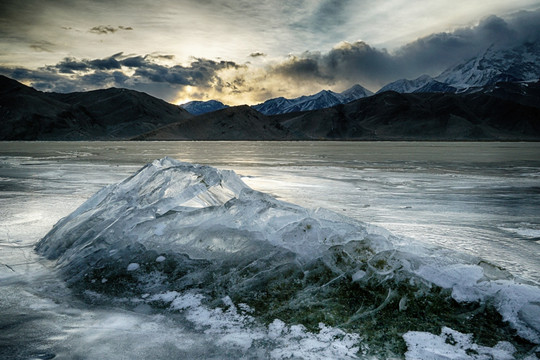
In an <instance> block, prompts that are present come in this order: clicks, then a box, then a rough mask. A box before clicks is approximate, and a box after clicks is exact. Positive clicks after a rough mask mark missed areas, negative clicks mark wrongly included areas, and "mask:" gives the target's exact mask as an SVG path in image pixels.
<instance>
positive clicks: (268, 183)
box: [0, 142, 540, 359]
mask: <svg viewBox="0 0 540 360" xmlns="http://www.w3.org/2000/svg"><path fill="white" fill-rule="evenodd" d="M538 154H540V149H539V146H538V145H536V144H510V143H504V144H495V143H488V144H464V143H459V144H446V143H420V144H418V143H416V144H414V143H249V142H246V143H226V142H218V143H143V144H140V143H33V144H30V143H3V144H0V156H1V158H0V160H1V163H0V164H1V166H0V212H1V217H0V250H1V251H0V264H1V265H0V286H1V288H2V289H1V291H0V298H1V301H0V313H1V315H2V316H1V317H0V318H1V319H2V320H0V321H2V332H1V333H0V349H1V350H0V351H1V355H2V356H3V357H6V358H8V359H9V358H21V359H23V358H40V359H49V358H52V356H53V355H54V356H55V358H72V357H77V356H79V357H82V358H126V357H128V358H150V357H152V358H170V357H177V358H181V357H182V358H186V357H187V358H201V357H204V358H216V359H217V358H242V357H243V358H290V357H291V356H293V357H297V358H314V359H319V358H320V359H323V358H354V357H355V356H360V357H361V356H362V354H364V353H366V352H368V351H369V350H370V349H367V348H366V345H365V344H366V343H367V342H366V341H364V340H365V337H364V335H363V334H356V333H347V332H343V330H341V329H339V328H335V327H331V326H328V325H325V324H321V325H320V327H319V329H318V330H312V331H308V330H307V329H306V328H305V327H303V326H301V325H295V324H287V323H284V322H283V321H282V320H280V319H275V320H274V321H272V322H270V323H267V324H266V325H265V324H264V323H260V322H259V321H258V320H257V317H256V315H255V314H253V309H250V307H249V306H247V305H245V304H241V303H234V302H232V301H231V300H230V298H227V297H224V298H223V299H221V301H222V304H221V305H220V306H218V307H214V306H208V305H207V304H206V303H205V302H204V301H203V297H202V296H203V295H201V294H200V293H197V292H187V293H178V292H174V291H163V292H159V293H156V294H142V295H141V297H140V298H138V299H137V301H138V303H136V304H135V305H134V303H133V301H131V303H130V304H131V305H130V307H129V310H128V309H126V308H125V307H120V308H119V307H118V305H110V306H103V305H100V306H97V307H96V306H92V307H91V306H88V304H87V303H84V302H82V301H81V300H80V298H78V297H74V296H73V295H72V293H71V290H70V289H68V288H66V286H65V283H64V281H63V279H62V277H60V276H59V275H58V274H56V273H55V271H54V270H53V268H54V263H53V262H50V261H48V260H44V259H43V258H41V257H39V256H38V255H36V254H35V253H34V251H33V248H34V245H35V244H36V243H37V241H38V240H39V239H41V238H42V237H43V236H44V235H45V234H46V233H47V232H48V231H49V230H50V229H51V227H52V226H53V225H54V223H56V222H57V221H58V220H60V218H62V217H64V216H66V215H68V214H69V213H71V212H72V211H73V210H75V209H76V208H77V207H78V206H79V205H81V204H82V203H83V202H84V201H85V200H86V199H88V198H89V197H90V196H91V195H93V194H94V193H95V192H97V191H98V190H99V189H100V188H102V187H103V186H105V185H108V184H112V183H116V182H119V181H121V180H122V179H124V178H125V177H127V176H128V175H131V174H132V173H134V172H135V171H136V170H137V169H138V168H140V167H141V166H142V165H144V164H145V163H146V162H149V161H151V160H153V159H156V158H160V157H162V156H164V155H169V156H171V157H172V158H177V159H181V160H183V161H190V162H195V163H204V164H210V165H213V166H217V167H219V168H226V169H232V170H234V171H235V172H237V173H238V174H240V175H241V177H242V181H243V182H244V183H246V184H247V185H248V186H250V187H251V188H253V189H256V190H259V191H262V192H265V193H269V194H271V195H273V196H276V197H277V198H279V199H280V200H285V201H288V202H292V203H295V204H298V205H300V206H304V207H307V208H311V209H315V208H317V207H322V208H328V209H330V210H333V211H334V212H336V213H338V214H342V215H346V216H348V217H351V218H353V219H356V220H357V221H363V222H367V223H372V224H376V225H379V226H382V227H383V228H386V229H389V230H391V231H392V232H393V233H394V234H395V235H397V239H401V240H398V241H397V242H398V244H397V246H408V248H409V250H411V249H414V248H415V247H416V248H417V249H418V250H419V251H420V250H421V249H426V247H428V248H429V247H431V246H433V245H436V246H444V247H446V248H449V249H450V250H449V251H450V253H453V252H454V251H457V252H459V253H460V254H462V255H463V256H462V257H463V258H467V257H468V256H473V257H474V258H476V257H479V258H482V259H485V260H486V262H488V263H491V264H493V265H495V266H499V267H503V268H506V269H508V270H509V271H510V272H511V273H512V274H513V275H514V276H517V277H519V278H522V279H524V280H526V281H531V282H536V283H537V284H536V285H519V286H517V287H512V286H513V285H512V286H511V284H510V283H508V281H509V280H508V279H505V277H507V275H506V274H505V273H504V272H503V271H499V270H498V269H497V268H496V267H492V266H488V267H487V268H486V267H485V266H484V267H481V266H476V265H475V264H473V263H466V262H465V261H463V262H458V263H455V264H451V265H452V266H450V268H447V269H446V270H444V271H442V272H441V267H440V266H439V265H440V264H439V263H438V262H437V261H435V260H434V261H433V262H431V263H425V264H423V265H422V266H420V267H418V268H416V271H417V272H418V275H419V276H422V277H423V278H425V279H427V280H429V281H433V282H434V283H436V284H438V285H440V286H443V287H455V289H457V290H456V291H455V297H458V298H459V296H469V297H475V296H483V295H482V294H485V293H486V292H498V293H501V294H502V296H503V297H502V298H501V299H503V300H504V299H506V300H504V301H502V302H501V303H500V304H499V307H500V308H501V309H503V310H504V309H506V310H504V311H507V316H514V317H515V319H518V320H517V321H518V322H524V321H525V322H529V323H530V324H532V325H533V326H537V325H538V324H536V323H535V315H534V314H538V309H537V307H538V305H537V303H535V301H537V302H538V301H540V299H538V300H534V299H530V298H527V297H528V296H533V297H534V296H536V295H534V294H535V293H537V290H534V289H537V286H538V282H539V281H540V278H539V275H538V274H539V273H540V271H539V270H540V260H539V257H538V256H537V255H538V254H539V250H540V244H539V243H538V241H539V239H538V236H537V235H538V231H539V230H540V223H539V219H538V216H537V214H538V213H540V199H539V198H540V194H539V191H538V179H539V178H540V159H538V157H539V155H538ZM163 231H166V228H165V227H159V226H158V227H156V228H155V232H154V233H155V234H156V235H159V234H160V233H162V232H163ZM383 233H384V232H383ZM411 238H412V239H411ZM422 251H423V250H422ZM430 254H431V253H430ZM447 254H448V253H445V251H441V252H440V255H441V256H442V255H447ZM160 256H161V255H160ZM435 259H436V257H435ZM155 261H156V262H158V263H161V262H163V261H165V259H162V258H159V257H156V259H155ZM137 265H138V264H137ZM485 269H490V271H494V273H490V274H485V275H486V276H487V277H492V278H499V280H498V281H489V282H485V281H484V283H483V284H482V285H481V286H477V285H476V283H477V282H480V283H482V281H483V280H482V278H483V275H482V274H480V273H479V271H480V272H482V271H485ZM126 270H129V271H130V272H131V271H133V272H136V271H139V267H137V266H136V265H135V263H129V264H127V267H126ZM362 271H363V270H359V271H358V272H355V273H354V274H352V279H353V280H355V281H357V280H358V279H361V278H362V277H363V276H364V275H365V274H364V273H363V272H362ZM437 271H439V273H438V272H437ZM99 280H100V282H101V281H103V284H105V283H106V282H107V279H99ZM513 281H514V280H512V283H513ZM455 285H457V286H455ZM471 289H474V290H475V291H471ZM516 289H518V290H519V291H521V293H519V291H517V290H516ZM531 294H532V295H531ZM87 295H88V297H90V298H91V297H94V298H96V299H97V300H99V299H100V297H103V294H100V293H99V292H92V291H89V293H88V294H87ZM516 295H519V296H517V297H518V298H520V299H521V300H523V299H525V298H527V302H528V303H530V305H526V306H524V303H519V301H517V300H516ZM505 296H506V297H505ZM508 299H514V300H511V301H510V300H508ZM518 300H519V299H518ZM531 300H532V301H531ZM156 301H159V302H160V303H161V304H162V306H161V307H162V308H163V309H165V310H159V311H158V310H156V309H155V308H154V307H153V304H155V302H156ZM513 301H514V302H513ZM515 301H517V302H518V304H516V302H515ZM98 302H99V301H98ZM402 305H403V307H404V308H406V302H405V301H404V302H403V304H402V303H401V302H400V307H401V306H402ZM536 322H537V320H536ZM535 324H536V325H535ZM521 325H523V324H521ZM450 335H451V336H450ZM534 335H535V334H534V331H533V333H532V335H531V336H533V337H534ZM536 335H537V334H536ZM450 337H451V338H452V341H448V339H449V338H450ZM404 340H405V342H406V344H407V346H408V352H407V355H408V356H409V357H410V358H417V357H422V358H435V359H437V358H443V356H448V354H452V352H453V354H454V355H455V354H458V355H459V356H457V355H455V356H454V357H450V358H488V357H489V356H494V357H495V358H501V359H502V358H512V356H513V355H512V354H513V352H514V349H513V348H512V345H511V344H509V343H505V342H500V343H499V344H497V345H496V346H495V347H486V346H481V345H476V344H474V340H473V339H471V338H470V336H468V335H466V334H460V333H458V332H456V331H455V330H452V329H448V328H443V329H441V332H440V333H434V334H429V333H425V332H412V331H411V332H408V333H407V334H406V335H405V336H404ZM371 350H372V349H371ZM445 354H446V355H445ZM527 356H529V357H530V358H534V354H532V353H531V354H528V355H527Z"/></svg>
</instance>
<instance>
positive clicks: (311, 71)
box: [271, 10, 540, 90]
mask: <svg viewBox="0 0 540 360" xmlns="http://www.w3.org/2000/svg"><path fill="white" fill-rule="evenodd" d="M539 37H540V10H537V11H533V12H520V13H516V14H514V15H513V16H511V17H508V18H507V19H502V18H500V17H497V16H489V17H486V18H485V19H483V20H482V21H481V22H480V23H479V24H478V25H476V26H474V27H468V28H461V29H457V30H455V31H453V32H443V33H437V34H432V35H430V36H426V37H423V38H420V39H418V40H416V41H414V42H411V43H409V44H407V45H405V46H403V47H401V48H399V49H398V50H397V51H396V52H395V53H392V54H390V53H388V52H387V51H386V50H380V49H376V48H373V47H371V46H369V45H368V44H366V43H364V42H361V41H358V42H354V43H342V44H339V45H338V46H336V47H335V48H334V49H332V50H331V51H329V52H328V53H325V54H321V53H318V52H306V53H304V54H302V55H300V56H295V57H290V58H289V59H288V60H287V61H285V62H283V63H281V64H279V65H277V66H274V67H273V68H272V69H271V71H272V72H273V73H275V74H277V75H280V76H285V77H286V78H288V79H290V80H293V81H303V82H305V81H307V80H311V81H316V82H318V83H320V84H328V85H331V84H334V83H335V82H346V83H349V84H353V83H361V84H363V85H365V86H367V87H370V88H372V89H374V90H376V89H377V88H379V87H381V86H383V85H385V84H386V83H388V82H390V81H393V80H396V79H398V78H414V77H417V76H419V75H421V74H426V73H427V74H430V75H438V74H439V73H441V72H442V71H444V70H445V69H447V68H448V67H450V66H453V65H455V64H457V63H459V62H462V61H464V60H468V59H470V58H472V57H474V56H476V55H478V54H480V53H482V52H484V51H485V50H486V49H487V48H489V47H499V48H510V47H513V46H516V45H519V44H521V43H523V42H525V41H539V40H540V39H539Z"/></svg>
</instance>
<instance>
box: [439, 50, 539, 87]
mask: <svg viewBox="0 0 540 360" xmlns="http://www.w3.org/2000/svg"><path fill="white" fill-rule="evenodd" d="M539 78H540V44H539V43H526V44H523V45H520V46H517V47H515V48H513V49H510V50H498V49H496V48H494V47H490V48H489V49H487V50H486V51H485V52H484V53H483V54H481V55H479V56H477V57H475V58H472V59H470V60H468V61H466V62H464V63H461V64H459V65H457V66H455V67H452V68H450V69H448V70H446V71H444V72H443V73H442V74H441V75H439V76H437V77H436V78H435V80H437V81H440V82H442V83H446V84H449V85H451V86H453V87H455V88H457V89H458V90H464V89H467V88H470V87H479V86H485V85H492V84H495V83H497V82H500V81H507V82H508V81H510V82H512V81H528V80H536V79H539Z"/></svg>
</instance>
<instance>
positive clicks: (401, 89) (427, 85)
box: [377, 75, 456, 94]
mask: <svg viewBox="0 0 540 360" xmlns="http://www.w3.org/2000/svg"><path fill="white" fill-rule="evenodd" d="M385 91H396V92H398V93H416V92H450V93H453V92H456V88H455V87H453V86H450V85H448V84H445V83H442V82H440V81H437V80H435V79H433V78H432V77H431V76H429V75H422V76H420V77H418V78H416V79H414V80H407V79H400V80H396V81H394V82H391V83H390V84H388V85H385V86H383V87H382V88H381V89H380V90H379V91H377V94H380V93H383V92H385Z"/></svg>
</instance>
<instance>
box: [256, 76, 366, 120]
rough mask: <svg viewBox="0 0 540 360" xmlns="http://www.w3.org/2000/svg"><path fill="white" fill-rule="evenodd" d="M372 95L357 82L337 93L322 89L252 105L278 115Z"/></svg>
mask: <svg viewBox="0 0 540 360" xmlns="http://www.w3.org/2000/svg"><path fill="white" fill-rule="evenodd" d="M371 95H373V93H372V92H371V91H369V90H367V89H366V88H364V87H363V86H361V85H359V84H356V85H353V86H352V87H351V88H349V89H347V90H345V91H343V92H341V93H336V92H334V91H331V90H321V91H319V92H318V93H316V94H312V95H303V96H300V97H297V98H294V99H286V98H284V97H277V98H273V99H269V100H266V101H265V102H263V103H260V104H257V105H253V106H252V107H253V108H254V109H255V110H257V111H259V112H261V113H263V114H265V115H276V114H285V113H292V112H298V111H309V110H318V109H324V108H328V107H332V106H335V105H338V104H344V103H348V102H351V101H354V100H357V99H360V98H364V97H367V96H371Z"/></svg>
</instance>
